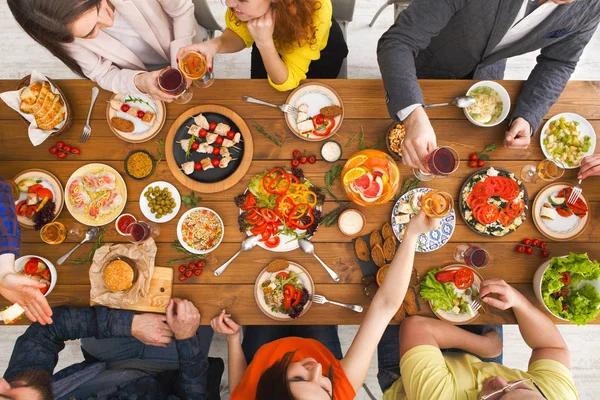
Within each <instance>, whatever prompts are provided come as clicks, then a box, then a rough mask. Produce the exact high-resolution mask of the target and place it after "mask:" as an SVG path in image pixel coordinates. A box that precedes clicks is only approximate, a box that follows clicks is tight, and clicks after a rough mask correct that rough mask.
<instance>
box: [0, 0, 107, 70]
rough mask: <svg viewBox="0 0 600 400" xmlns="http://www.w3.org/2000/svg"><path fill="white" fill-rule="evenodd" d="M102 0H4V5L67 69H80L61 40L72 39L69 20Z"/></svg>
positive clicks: (26, 30) (71, 21)
mask: <svg viewBox="0 0 600 400" xmlns="http://www.w3.org/2000/svg"><path fill="white" fill-rule="evenodd" d="M101 1H102V0H8V7H9V8H10V11H11V12H12V14H13V16H14V17H15V19H16V20H17V22H18V23H19V25H21V28H23V30H24V31H25V32H26V33H27V34H28V35H29V36H31V37H32V38H33V40H35V41H36V42H38V43H39V44H41V45H42V46H44V47H45V48H46V49H48V51H49V52H50V53H52V54H53V55H54V56H55V57H57V58H58V59H59V60H61V61H62V62H63V63H65V65H66V66H67V67H69V68H70V69H71V71H73V72H75V73H76V74H78V75H80V76H82V77H84V78H85V76H84V75H83V71H81V67H80V66H79V64H77V62H76V61H75V60H74V59H73V58H72V57H71V56H70V55H69V54H68V53H67V51H66V50H65V48H64V46H63V44H66V43H71V42H73V40H74V39H75V38H74V37H73V34H72V33H71V30H70V26H71V24H72V23H73V22H74V21H75V20H76V19H77V18H78V17H80V16H81V15H83V14H85V13H86V12H88V11H89V10H91V9H93V8H98V7H99V6H100V2H101Z"/></svg>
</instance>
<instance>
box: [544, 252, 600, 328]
mask: <svg viewBox="0 0 600 400" xmlns="http://www.w3.org/2000/svg"><path fill="white" fill-rule="evenodd" d="M599 278H600V264H598V262H596V261H591V260H590V259H589V257H588V255H587V253H584V254H575V253H570V254H569V255H568V256H566V257H554V258H552V261H551V262H550V266H549V268H548V269H547V270H546V272H545V273H544V276H543V277H542V297H543V298H544V303H545V304H546V306H547V307H548V308H549V309H550V311H552V313H554V314H555V315H557V316H559V317H562V318H565V319H568V320H569V321H571V322H572V323H574V324H577V325H585V324H587V323H588V322H590V321H593V320H595V319H596V317H597V316H598V314H600V309H599V308H598V307H599V306H600V294H599V293H598V291H597V290H596V288H595V287H594V286H592V285H590V284H589V283H587V281H594V280H596V279H599ZM584 281H586V282H584Z"/></svg>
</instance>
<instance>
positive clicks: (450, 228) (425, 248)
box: [391, 188, 456, 253]
mask: <svg viewBox="0 0 600 400" xmlns="http://www.w3.org/2000/svg"><path fill="white" fill-rule="evenodd" d="M432 190H433V189H431V188H416V189H413V190H411V191H409V192H407V193H405V194H403V195H402V196H400V198H399V199H398V201H397V202H396V204H395V205H394V209H393V210H392V218H391V219H392V221H391V223H392V228H393V229H394V233H395V234H396V238H398V241H399V242H402V236H401V235H400V232H401V231H402V230H403V228H404V225H406V224H397V223H396V221H395V218H394V217H395V216H396V215H397V214H399V213H398V205H399V204H400V203H401V202H403V201H405V202H408V201H409V199H410V198H411V197H412V195H413V193H416V192H420V193H423V194H425V193H427V192H430V191H432ZM455 226H456V213H455V212H454V210H452V211H451V212H450V214H448V215H446V216H445V217H444V218H442V220H441V225H440V227H439V228H438V229H436V230H434V231H430V232H427V233H423V234H421V235H419V239H418V240H417V248H416V251H417V252H418V253H429V252H430V251H435V250H437V249H439V248H441V247H442V246H443V245H445V244H446V243H448V242H449V241H450V238H451V237H452V234H453V233H454V228H455Z"/></svg>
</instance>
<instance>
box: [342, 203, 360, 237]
mask: <svg viewBox="0 0 600 400" xmlns="http://www.w3.org/2000/svg"><path fill="white" fill-rule="evenodd" d="M344 220H345V221H358V220H360V222H361V224H362V226H361V227H360V229H359V230H358V231H349V230H348V229H344V226H343V223H344ZM365 226H367V219H366V218H365V215H364V214H363V213H361V212H360V211H358V210H357V209H355V208H349V209H347V210H345V211H344V212H342V213H341V214H340V216H339V218H338V228H339V230H340V232H342V233H343V234H344V235H346V236H348V237H351V238H355V237H358V236H360V234H361V233H362V231H363V230H364V229H365Z"/></svg>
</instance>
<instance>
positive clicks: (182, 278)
mask: <svg viewBox="0 0 600 400" xmlns="http://www.w3.org/2000/svg"><path fill="white" fill-rule="evenodd" d="M179 280H180V281H181V282H183V281H185V275H184V274H179Z"/></svg>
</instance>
